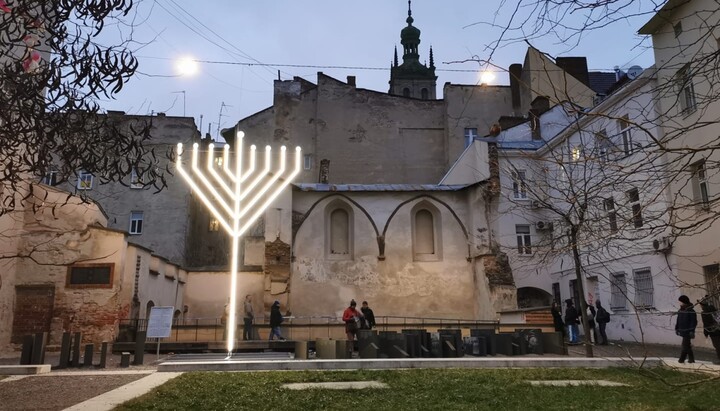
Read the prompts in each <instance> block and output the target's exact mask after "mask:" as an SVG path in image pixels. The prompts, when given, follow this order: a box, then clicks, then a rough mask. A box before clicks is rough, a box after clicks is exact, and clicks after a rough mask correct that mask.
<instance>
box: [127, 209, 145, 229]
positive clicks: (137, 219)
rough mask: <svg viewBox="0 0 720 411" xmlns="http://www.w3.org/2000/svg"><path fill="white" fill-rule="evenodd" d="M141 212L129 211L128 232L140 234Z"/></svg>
mask: <svg viewBox="0 0 720 411" xmlns="http://www.w3.org/2000/svg"><path fill="white" fill-rule="evenodd" d="M142 229H143V212H142V211H133V212H132V213H130V234H142Z"/></svg>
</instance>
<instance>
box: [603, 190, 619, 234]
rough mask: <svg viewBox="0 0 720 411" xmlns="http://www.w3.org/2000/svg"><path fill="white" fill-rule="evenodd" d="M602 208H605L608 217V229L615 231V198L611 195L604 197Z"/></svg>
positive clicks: (616, 228) (616, 227)
mask: <svg viewBox="0 0 720 411" xmlns="http://www.w3.org/2000/svg"><path fill="white" fill-rule="evenodd" d="M603 208H604V209H605V213H606V215H607V218H608V223H609V225H610V231H611V232H613V233H614V232H616V231H617V230H618V225H617V211H616V210H615V199H614V198H612V197H609V198H606V199H605V200H603Z"/></svg>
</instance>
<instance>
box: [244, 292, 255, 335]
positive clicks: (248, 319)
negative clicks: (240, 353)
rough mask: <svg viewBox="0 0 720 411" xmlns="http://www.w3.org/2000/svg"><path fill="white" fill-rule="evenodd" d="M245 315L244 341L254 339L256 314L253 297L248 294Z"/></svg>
mask: <svg viewBox="0 0 720 411" xmlns="http://www.w3.org/2000/svg"><path fill="white" fill-rule="evenodd" d="M244 307H245V315H244V316H243V340H245V341H247V340H252V339H253V320H254V319H255V313H254V312H253V306H252V295H250V294H248V295H246V296H245V304H244Z"/></svg>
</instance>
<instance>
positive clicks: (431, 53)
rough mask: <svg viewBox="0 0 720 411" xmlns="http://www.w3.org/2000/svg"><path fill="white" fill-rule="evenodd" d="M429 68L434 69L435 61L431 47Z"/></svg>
mask: <svg viewBox="0 0 720 411" xmlns="http://www.w3.org/2000/svg"><path fill="white" fill-rule="evenodd" d="M430 68H435V59H434V58H433V52H432V46H430Z"/></svg>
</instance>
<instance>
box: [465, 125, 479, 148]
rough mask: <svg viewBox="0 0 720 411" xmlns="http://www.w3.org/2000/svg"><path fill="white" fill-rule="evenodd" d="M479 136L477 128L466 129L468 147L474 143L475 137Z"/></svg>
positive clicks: (466, 144)
mask: <svg viewBox="0 0 720 411" xmlns="http://www.w3.org/2000/svg"><path fill="white" fill-rule="evenodd" d="M477 136H478V132H477V128H466V129H465V147H468V146H469V145H470V144H472V143H473V140H475V137H477Z"/></svg>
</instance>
